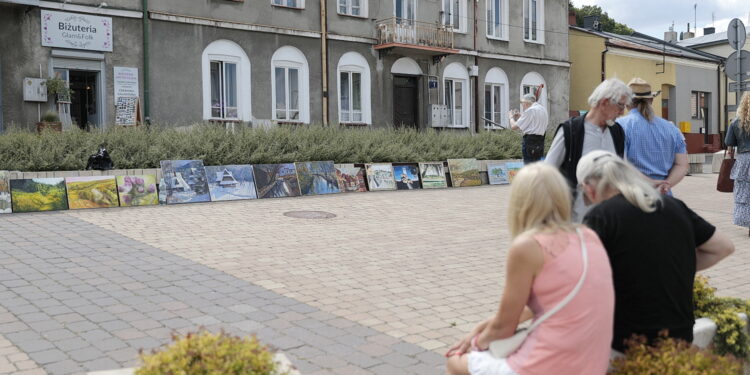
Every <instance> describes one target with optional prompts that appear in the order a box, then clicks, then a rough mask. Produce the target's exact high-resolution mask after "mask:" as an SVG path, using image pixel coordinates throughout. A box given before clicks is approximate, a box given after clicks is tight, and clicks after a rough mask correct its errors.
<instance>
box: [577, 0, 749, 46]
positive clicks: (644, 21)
mask: <svg viewBox="0 0 750 375" xmlns="http://www.w3.org/2000/svg"><path fill="white" fill-rule="evenodd" d="M572 1H573V5H575V6H576V7H581V6H583V5H598V6H600V7H601V8H602V10H603V11H605V12H607V14H609V16H610V17H611V18H613V19H614V20H615V21H617V22H620V23H624V24H626V25H628V27H630V28H631V29H633V30H635V31H638V32H640V33H643V34H648V35H651V36H654V37H657V38H664V32H665V31H668V30H669V27H670V26H671V25H672V22H674V30H675V31H677V35H678V36H679V33H680V32H681V31H687V24H688V23H690V30H691V31H696V30H695V26H694V25H695V21H694V20H696V19H697V23H698V30H697V33H696V36H701V35H703V28H704V27H711V26H713V27H715V28H716V32H717V33H718V32H722V31H726V30H727V26H728V25H729V21H731V20H732V19H733V18H739V19H741V20H742V22H743V23H744V24H745V28H746V29H748V31H750V20H749V19H748V17H750V1H748V0H629V1H623V0H572ZM694 4H698V8H697V14H696V12H694V9H693V5H694ZM696 15H697V17H696ZM712 15H713V21H712Z"/></svg>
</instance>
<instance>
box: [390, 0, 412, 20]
mask: <svg viewBox="0 0 750 375" xmlns="http://www.w3.org/2000/svg"><path fill="white" fill-rule="evenodd" d="M399 1H400V2H401V6H402V9H401V13H402V15H403V14H406V15H407V17H401V19H404V20H409V21H415V20H416V19H417V0H393V17H398V9H397V7H398V2H399ZM409 2H411V3H412V8H413V12H412V14H411V17H408V16H409V14H408V13H409V5H408V3H409Z"/></svg>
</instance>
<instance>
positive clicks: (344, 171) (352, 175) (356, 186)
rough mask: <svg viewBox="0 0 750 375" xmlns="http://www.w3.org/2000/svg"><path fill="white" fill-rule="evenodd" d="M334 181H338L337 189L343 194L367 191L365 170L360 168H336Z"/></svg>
mask: <svg viewBox="0 0 750 375" xmlns="http://www.w3.org/2000/svg"><path fill="white" fill-rule="evenodd" d="M336 179H338V180H339V188H340V189H341V190H342V191H343V192H345V193H354V192H364V191H367V185H365V169H364V168H362V167H355V166H347V167H343V166H342V167H338V168H336Z"/></svg>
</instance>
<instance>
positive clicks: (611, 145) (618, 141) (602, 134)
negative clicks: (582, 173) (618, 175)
mask: <svg viewBox="0 0 750 375" xmlns="http://www.w3.org/2000/svg"><path fill="white" fill-rule="evenodd" d="M632 97H633V91H632V90H631V89H630V88H629V87H628V86H627V85H625V83H623V82H622V81H620V80H619V79H617V78H610V79H608V80H606V81H604V82H602V83H600V84H599V86H597V87H596V89H594V92H593V93H592V94H591V96H589V99H588V103H589V106H590V110H589V111H588V112H586V113H585V114H584V115H582V116H578V117H573V118H571V119H569V120H568V121H565V122H564V123H562V124H560V125H559V126H558V127H557V131H556V133H555V138H554V139H553V140H552V146H550V149H549V152H548V153H547V157H546V158H545V162H547V163H550V164H552V165H554V166H557V167H558V168H560V172H562V174H563V175H564V176H565V178H566V179H567V180H568V183H569V184H570V187H571V189H574V190H577V188H578V180H577V179H576V167H577V166H578V161H579V160H581V157H582V156H583V155H586V154H587V153H589V152H591V151H594V150H604V151H609V152H611V153H614V154H617V155H618V156H620V157H623V156H624V153H625V132H624V131H623V129H622V127H621V126H620V124H618V123H617V122H615V119H616V118H617V117H619V116H620V115H621V114H622V112H623V110H624V109H625V107H626V106H627V105H629V104H630V102H631V100H632ZM583 199H584V198H583V194H580V192H578V191H576V194H575V201H574V203H573V219H574V221H576V222H580V221H581V219H583V216H584V215H585V214H586V211H587V208H586V205H585V204H584V200H583Z"/></svg>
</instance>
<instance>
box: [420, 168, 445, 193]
mask: <svg viewBox="0 0 750 375" xmlns="http://www.w3.org/2000/svg"><path fill="white" fill-rule="evenodd" d="M419 177H420V180H421V181H422V187H423V188H425V189H434V188H444V187H448V181H446V179H445V168H444V167H443V162H441V161H436V162H426V163H419Z"/></svg>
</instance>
